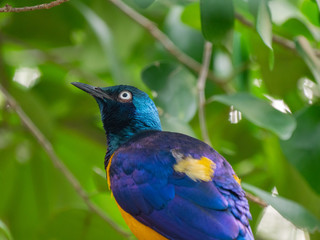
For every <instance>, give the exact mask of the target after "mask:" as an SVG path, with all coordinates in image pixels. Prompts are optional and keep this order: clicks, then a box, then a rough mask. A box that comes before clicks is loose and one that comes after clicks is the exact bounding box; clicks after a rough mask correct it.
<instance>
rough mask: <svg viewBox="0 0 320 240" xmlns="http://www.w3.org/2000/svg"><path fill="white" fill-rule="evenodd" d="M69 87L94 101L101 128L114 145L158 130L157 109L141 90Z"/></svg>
mask: <svg viewBox="0 0 320 240" xmlns="http://www.w3.org/2000/svg"><path fill="white" fill-rule="evenodd" d="M72 84H73V85H74V86H76V87H78V88H80V89H81V90H83V91H85V92H87V93H89V94H90V95H91V96H93V97H94V98H95V100H96V101H97V103H98V105H99V108H100V113H101V119H102V122H103V127H104V129H105V131H106V133H107V135H110V136H112V137H113V138H114V140H115V141H116V142H118V141H120V143H121V142H122V141H125V140H127V139H128V138H129V137H132V136H133V135H135V134H136V133H138V132H141V131H144V130H161V125H160V120H159V115H158V111H157V108H156V106H155V104H154V103H153V101H152V100H151V99H150V98H149V97H148V95H147V94H146V93H144V92H142V91H141V90H139V89H137V88H135V87H132V86H127V85H118V86H112V87H104V88H100V87H93V86H90V85H87V84H84V83H79V82H74V83H72ZM108 138H109V136H108ZM109 140H110V139H108V141H109ZM111 140H112V139H111ZM120 143H119V144H120ZM117 145H118V144H117Z"/></svg>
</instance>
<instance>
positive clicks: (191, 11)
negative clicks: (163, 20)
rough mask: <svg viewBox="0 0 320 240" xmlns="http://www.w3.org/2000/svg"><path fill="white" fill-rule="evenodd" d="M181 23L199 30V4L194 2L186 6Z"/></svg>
mask: <svg viewBox="0 0 320 240" xmlns="http://www.w3.org/2000/svg"><path fill="white" fill-rule="evenodd" d="M181 21H182V22H184V23H185V24H188V25H189V26H190V27H193V28H195V29H197V30H201V20H200V4H199V2H194V3H191V4H189V5H187V6H186V7H185V8H184V10H183V12H182V15H181Z"/></svg>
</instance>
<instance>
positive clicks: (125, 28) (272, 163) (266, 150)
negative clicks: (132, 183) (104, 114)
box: [0, 0, 320, 240]
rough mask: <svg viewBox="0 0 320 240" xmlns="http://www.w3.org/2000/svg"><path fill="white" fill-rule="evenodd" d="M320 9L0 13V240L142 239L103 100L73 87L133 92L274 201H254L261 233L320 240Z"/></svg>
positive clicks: (236, 5) (104, 4) (214, 1)
mask: <svg viewBox="0 0 320 240" xmlns="http://www.w3.org/2000/svg"><path fill="white" fill-rule="evenodd" d="M41 3H43V2H42V1H40V0H19V1H10V0H8V1H1V6H2V7H3V6H4V5H5V4H10V5H11V6H12V7H24V6H32V5H37V4H41ZM121 3H122V4H121ZM124 4H125V5H124ZM319 9H320V2H319V0H291V1H289V0H270V1H268V0H258V1H255V0H233V1H232V0H210V1H209V0H200V2H199V1H196V0H156V1H153V0H126V1H121V0H91V1H84V0H70V1H68V2H65V3H62V4H61V5H59V6H56V7H53V8H51V9H48V10H45V9H44V10H37V11H28V12H20V13H4V12H1V13H0V84H1V91H0V239H1V240H2V239H9V240H10V239H17V240H19V239H23V240H25V239H90V240H92V239H112V240H115V239H128V238H133V237H132V236H131V234H130V233H129V230H128V228H127V227H126V225H125V224H124V221H123V220H122V218H121V216H120V213H119V212H118V209H117V207H116V204H115V202H114V200H113V199H112V196H111V194H110V192H109V191H108V189H107V184H106V180H105V171H104V165H103V161H104V154H105V152H106V140H105V135H104V131H103V128H102V124H101V122H100V116H99V110H98V106H97V104H96V103H95V101H94V99H93V98H91V97H90V96H89V95H87V94H85V93H84V92H82V91H80V90H79V89H77V88H75V87H74V86H72V85H71V84H70V83H71V82H74V81H78V82H84V83H88V84H91V85H95V86H111V85H116V84H129V85H133V86H136V87H138V88H140V89H141V90H144V91H146V92H147V93H148V94H149V95H150V96H151V97H152V98H153V99H154V101H155V102H156V105H157V106H158V109H159V113H160V117H161V122H162V125H163V129H164V130H169V131H176V132H182V133H185V134H188V135H191V136H194V137H196V138H199V139H202V140H206V141H207V142H210V144H211V145H212V146H213V147H214V148H215V149H216V150H217V151H218V152H220V153H221V154H222V155H223V156H225V158H226V159H227V160H228V161H229V162H230V163H231V164H232V166H233V167H234V169H235V171H236V172H237V174H238V175H239V177H240V178H241V179H242V183H243V187H244V188H245V189H246V190H247V191H248V192H250V193H251V194H253V195H254V196H257V197H259V199H262V200H264V201H265V202H267V203H268V204H270V206H268V207H266V208H264V207H261V206H260V205H259V204H257V203H255V202H252V201H250V207H251V212H252V215H253V220H252V221H251V226H252V229H253V232H254V234H255V236H256V239H278V240H282V239H283V240H291V239H296V240H303V239H309V238H310V239H320V234H319V230H320V220H319V219H320V174H319V171H320V105H319V97H320V86H319V85H320V48H319V47H320V44H319V41H320V20H319V19H320V18H319ZM125 11H126V12H127V13H125ZM127 14H129V16H128V15H127ZM206 41H209V42H212V56H211V58H210V64H209V75H208V78H207V81H206V84H205V88H204V91H205V99H206V102H205V104H204V105H202V104H199V96H200V95H201V88H199V84H198V79H199V73H200V70H201V63H202V61H203V55H204V46H205V43H206ZM207 45H210V43H208V42H207ZM210 52H211V51H210ZM10 95H11V96H12V98H13V99H11V101H10ZM17 106H20V107H21V109H22V111H24V112H25V113H26V115H27V118H30V120H31V121H32V122H33V124H34V126H35V128H37V129H38V130H40V134H41V135H42V136H43V137H44V138H45V140H43V139H42V140H43V141H40V142H39V141H38V140H37V139H36V138H35V136H34V132H32V131H30V126H29V127H28V126H27V127H26V118H25V119H22V120H21V118H20V117H19V115H17V112H18V113H19V112H20V113H21V109H20V110H19V107H17ZM199 107H200V111H199ZM202 110H205V123H206V128H207V133H208V135H209V139H206V138H205V134H204V133H205V131H204V130H205V126H204V125H203V124H202V125H200V123H199V112H200V115H201V116H203V115H202ZM201 129H202V131H201ZM31 130H32V128H31ZM33 130H34V129H33ZM46 143H49V144H50V146H52V149H51V148H50V146H49V150H48V148H46ZM47 147H48V146H47ZM48 153H49V154H48ZM50 153H51V155H50ZM52 153H53V154H55V155H54V156H52ZM57 161H58V162H60V161H61V162H63V164H65V165H66V167H67V169H69V170H70V172H71V173H72V175H74V177H75V178H74V179H75V180H76V181H78V182H79V183H80V184H81V188H82V189H83V190H84V191H85V192H86V194H87V195H86V194H85V195H86V196H87V197H88V199H86V198H85V197H84V196H82V197H81V196H79V192H81V189H80V190H79V189H77V188H76V187H75V186H76V185H77V184H74V183H71V182H70V179H67V178H66V175H67V176H70V173H69V172H67V173H66V172H65V171H64V170H63V169H64V168H63V167H62V168H61V166H60V167H59V166H58V167H57V166H55V165H54V164H57ZM68 174H69V175H68ZM88 203H89V205H88ZM90 204H91V205H90ZM92 204H93V205H92ZM90 206H91V207H90ZM92 206H95V207H96V208H97V209H98V211H100V210H101V211H100V212H99V213H100V214H97V211H96V209H95V208H94V209H93V208H92ZM279 213H280V214H279ZM105 216H107V217H109V218H106V217H105ZM110 221H112V223H113V225H110ZM119 229H122V230H119ZM122 231H125V232H127V233H129V235H126V234H123V232H122Z"/></svg>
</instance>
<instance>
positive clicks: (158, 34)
mask: <svg viewBox="0 0 320 240" xmlns="http://www.w3.org/2000/svg"><path fill="white" fill-rule="evenodd" d="M109 1H110V2H111V3H113V4H114V5H115V6H117V7H118V8H119V9H120V10H121V11H122V12H124V13H125V14H127V15H128V16H129V17H130V18H131V19H133V20H134V21H136V22H137V23H138V24H140V25H141V26H142V27H143V28H145V29H146V30H147V31H148V32H149V33H150V34H151V36H153V37H154V38H155V39H157V40H158V41H159V42H160V43H161V44H162V45H163V47H164V48H165V49H166V50H167V51H168V52H169V53H170V54H171V55H172V56H174V57H175V58H176V59H177V60H178V61H179V62H181V63H182V64H184V65H185V66H187V67H188V68H190V69H191V70H193V71H195V72H197V73H200V71H201V64H200V63H199V62H197V61H196V60H194V59H193V58H191V57H189V56H188V55H187V54H185V53H184V52H182V51H181V50H180V49H179V48H178V47H177V46H176V45H175V44H174V43H173V42H172V41H171V40H170V39H169V38H168V37H167V35H166V34H164V33H163V32H162V31H161V30H160V29H159V28H158V27H157V25H156V24H155V23H154V22H152V21H150V20H149V19H148V18H146V17H144V16H143V15H141V14H140V13H138V12H137V11H135V10H134V9H132V8H131V7H129V6H128V5H126V4H125V3H123V2H122V1H121V0H109ZM208 79H210V80H212V81H214V82H215V83H216V84H217V85H219V86H220V87H221V88H222V89H223V90H224V91H225V92H230V87H229V86H228V84H227V83H226V82H225V81H224V79H220V78H218V77H216V76H215V75H214V74H213V73H212V72H211V71H208Z"/></svg>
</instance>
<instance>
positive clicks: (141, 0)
mask: <svg viewBox="0 0 320 240" xmlns="http://www.w3.org/2000/svg"><path fill="white" fill-rule="evenodd" d="M154 1H155V0H134V2H135V3H136V4H137V5H138V6H139V7H141V8H147V7H149V6H150V5H151V4H152V3H153V2H154Z"/></svg>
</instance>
